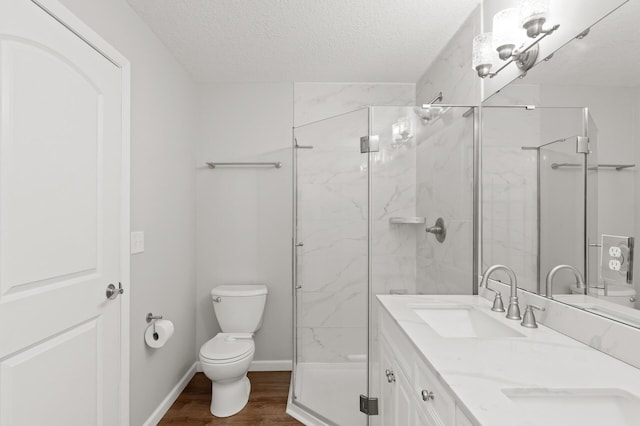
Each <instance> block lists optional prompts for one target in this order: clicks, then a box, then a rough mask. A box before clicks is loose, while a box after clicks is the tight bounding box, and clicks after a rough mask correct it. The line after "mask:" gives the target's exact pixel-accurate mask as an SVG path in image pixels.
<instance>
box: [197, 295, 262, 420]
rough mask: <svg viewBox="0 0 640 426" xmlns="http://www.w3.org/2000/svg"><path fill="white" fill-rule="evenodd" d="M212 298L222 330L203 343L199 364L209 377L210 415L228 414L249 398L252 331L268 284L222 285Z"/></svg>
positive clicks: (256, 326)
mask: <svg viewBox="0 0 640 426" xmlns="http://www.w3.org/2000/svg"><path fill="white" fill-rule="evenodd" d="M211 297H212V300H213V308H214V312H215V315H216V318H217V319H218V322H219V323H220V328H221V329H222V332H221V333H218V334H217V335H216V336H215V337H214V338H212V339H211V340H209V341H207V342H206V343H205V344H204V345H202V347H201V348H200V354H199V356H200V364H201V365H202V371H203V373H204V374H205V376H207V377H208V378H209V380H211V414H213V415H214V416H216V417H229V416H232V415H234V414H236V413H238V412H239V411H240V410H242V409H243V408H244V406H245V405H246V404H247V402H248V401H249V394H250V393H251V383H250V382H249V378H248V377H247V371H249V367H250V366H251V361H253V355H254V353H255V343H254V341H253V333H254V332H255V331H257V330H258V329H259V328H260V327H261V326H262V316H263V312H264V306H265V302H266V298H267V287H266V286H264V285H223V286H218V287H216V288H214V289H213V290H211Z"/></svg>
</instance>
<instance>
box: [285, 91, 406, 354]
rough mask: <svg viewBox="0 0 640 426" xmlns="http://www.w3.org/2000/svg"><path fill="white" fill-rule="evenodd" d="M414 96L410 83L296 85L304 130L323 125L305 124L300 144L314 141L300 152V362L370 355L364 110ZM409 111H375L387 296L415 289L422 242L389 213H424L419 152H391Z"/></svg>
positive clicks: (375, 181)
mask: <svg viewBox="0 0 640 426" xmlns="http://www.w3.org/2000/svg"><path fill="white" fill-rule="evenodd" d="M414 93H415V86H414V85H410V84H398V85H392V84H383V85H374V84H323V83H317V84H316V83H302V84H296V86H295V123H296V126H301V125H303V124H307V123H310V122H312V121H316V122H314V123H311V124H308V125H304V126H302V127H297V129H296V138H297V140H298V143H299V144H300V145H312V146H313V147H314V148H313V149H311V150H298V153H297V154H298V188H297V189H298V239H299V240H300V241H302V242H303V244H304V246H303V247H301V248H298V250H299V253H298V254H299V256H298V265H297V266H298V273H299V284H300V285H302V288H301V289H300V290H298V291H299V293H298V312H297V315H298V318H299V322H298V330H297V333H298V338H299V341H300V345H299V358H298V359H299V361H302V362H343V361H344V362H347V361H350V360H358V359H362V358H359V357H356V358H354V357H353V355H363V354H366V352H367V339H368V333H367V309H368V299H367V287H368V284H367V274H368V263H367V259H368V242H367V241H368V240H367V236H368V222H367V218H368V171H367V167H368V163H367V156H366V155H365V154H361V153H360V149H359V140H360V137H361V136H364V135H367V134H368V130H369V110H368V109H367V108H362V107H363V106H366V105H394V104H395V105H413V104H414V97H413V96H414ZM357 108H361V109H359V110H356V111H353V110H354V109H357ZM407 110H408V109H407V108H375V109H374V111H377V112H374V119H373V122H372V125H373V127H374V129H373V130H374V133H379V134H380V139H381V152H380V153H379V154H372V155H374V156H373V157H372V164H373V170H372V172H373V173H372V182H371V183H372V185H373V194H374V195H373V197H372V209H371V217H372V220H373V223H372V228H373V244H374V247H373V250H374V258H376V259H375V260H374V263H373V266H372V269H373V270H372V281H373V285H374V287H375V288H380V289H381V290H380V291H383V292H385V291H386V292H388V290H389V289H391V288H406V289H407V290H409V291H413V288H414V287H415V284H414V283H415V243H414V242H413V241H412V240H411V236H410V235H408V234H407V233H406V232H402V230H401V232H395V231H397V230H395V229H391V228H390V226H389V219H388V218H389V217H390V216H401V215H404V214H409V213H410V215H412V216H415V151H412V149H411V148H409V149H404V150H401V151H398V150H393V149H392V148H391V143H392V141H391V139H392V136H391V125H392V124H393V123H395V122H396V121H397V120H398V118H399V117H400V116H402V113H403V112H404V113H405V114H406V111H407ZM348 111H352V112H348ZM336 114H342V115H339V116H337V117H333V118H330V119H327V120H325V119H326V118H329V117H332V116H335V115H336ZM317 120H323V121H320V122H317ZM392 151H393V152H392ZM383 154H384V155H386V156H385V157H383ZM392 155H393V157H392ZM378 253H379V255H378ZM399 286H400V287H399ZM374 291H376V290H374Z"/></svg>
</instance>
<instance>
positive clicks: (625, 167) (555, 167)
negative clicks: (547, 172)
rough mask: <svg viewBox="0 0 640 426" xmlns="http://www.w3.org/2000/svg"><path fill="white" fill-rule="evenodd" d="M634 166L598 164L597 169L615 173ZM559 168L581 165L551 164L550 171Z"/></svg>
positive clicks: (592, 167)
mask: <svg viewBox="0 0 640 426" xmlns="http://www.w3.org/2000/svg"><path fill="white" fill-rule="evenodd" d="M635 166H636V165H635V164H598V166H597V168H598V169H616V170H617V171H620V170H623V169H628V168H631V167H635ZM561 167H582V164H577V163H553V164H551V168H552V169H554V170H555V169H559V168H561ZM595 168H596V166H591V167H589V170H594V169H595Z"/></svg>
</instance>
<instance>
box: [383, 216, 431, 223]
mask: <svg viewBox="0 0 640 426" xmlns="http://www.w3.org/2000/svg"><path fill="white" fill-rule="evenodd" d="M389 223H391V224H393V225H421V224H424V223H427V218H426V217H418V216H407V217H390V218H389Z"/></svg>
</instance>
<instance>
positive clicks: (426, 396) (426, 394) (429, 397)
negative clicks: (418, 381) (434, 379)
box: [421, 389, 435, 401]
mask: <svg viewBox="0 0 640 426" xmlns="http://www.w3.org/2000/svg"><path fill="white" fill-rule="evenodd" d="M421 394H422V400H423V401H433V400H434V399H435V396H434V395H433V392H430V391H428V390H426V389H423V390H422V392H421Z"/></svg>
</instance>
